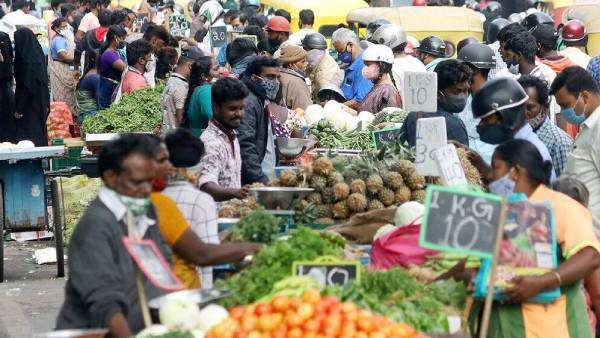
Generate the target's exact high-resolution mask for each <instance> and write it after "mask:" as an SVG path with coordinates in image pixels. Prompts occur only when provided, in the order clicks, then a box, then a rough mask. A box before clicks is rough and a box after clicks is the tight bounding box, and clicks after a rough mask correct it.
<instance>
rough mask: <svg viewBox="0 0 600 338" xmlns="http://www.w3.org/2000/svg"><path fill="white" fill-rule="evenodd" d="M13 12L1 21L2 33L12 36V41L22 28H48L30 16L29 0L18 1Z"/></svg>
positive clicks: (0, 28)
mask: <svg viewBox="0 0 600 338" xmlns="http://www.w3.org/2000/svg"><path fill="white" fill-rule="evenodd" d="M12 9H13V11H12V12H10V13H8V14H6V15H5V16H4V17H3V18H2V20H0V31H2V32H5V33H7V34H8V35H10V38H11V40H12V38H13V34H14V32H15V31H16V30H17V28H19V27H20V26H27V27H46V23H44V21H42V20H39V19H38V18H36V17H35V16H33V15H31V14H29V2H28V1H27V0H16V1H15V2H13V5H12Z"/></svg>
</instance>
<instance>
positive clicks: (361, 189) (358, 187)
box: [350, 179, 367, 194]
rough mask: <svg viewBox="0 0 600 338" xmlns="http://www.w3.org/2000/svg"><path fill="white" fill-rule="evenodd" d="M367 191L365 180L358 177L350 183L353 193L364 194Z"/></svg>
mask: <svg viewBox="0 0 600 338" xmlns="http://www.w3.org/2000/svg"><path fill="white" fill-rule="evenodd" d="M366 191H367V185H366V184H365V181H363V180H361V179H356V180H354V181H352V182H351V183H350V192H351V193H353V194H364V193H365V192H366Z"/></svg>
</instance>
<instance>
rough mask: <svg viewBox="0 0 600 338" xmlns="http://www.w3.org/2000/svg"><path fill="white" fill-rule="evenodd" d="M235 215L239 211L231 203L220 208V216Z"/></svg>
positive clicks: (228, 216) (229, 216)
mask: <svg viewBox="0 0 600 338" xmlns="http://www.w3.org/2000/svg"><path fill="white" fill-rule="evenodd" d="M235 216H237V211H236V209H235V207H233V206H231V205H227V204H226V205H224V206H222V207H221V209H219V217H222V218H234V217H235Z"/></svg>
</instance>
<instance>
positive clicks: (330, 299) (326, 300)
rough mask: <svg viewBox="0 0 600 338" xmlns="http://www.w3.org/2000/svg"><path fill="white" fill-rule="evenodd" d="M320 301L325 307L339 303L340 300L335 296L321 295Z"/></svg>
mask: <svg viewBox="0 0 600 338" xmlns="http://www.w3.org/2000/svg"><path fill="white" fill-rule="evenodd" d="M321 303H322V304H325V306H326V307H330V306H333V305H338V304H340V300H339V299H338V298H337V297H335V296H326V297H323V300H321Z"/></svg>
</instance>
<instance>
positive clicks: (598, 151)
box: [565, 107, 600, 231]
mask: <svg viewBox="0 0 600 338" xmlns="http://www.w3.org/2000/svg"><path fill="white" fill-rule="evenodd" d="M598 142H600V107H598V108H596V110H594V112H593V113H592V114H591V115H590V116H589V117H588V118H587V119H586V120H585V121H584V122H583V123H582V124H581V125H580V130H579V134H578V135H577V138H576V139H575V142H573V150H572V151H571V153H570V154H569V156H568V157H567V168H566V170H565V174H566V175H568V176H572V177H574V178H577V179H578V180H580V181H581V182H582V183H583V184H584V185H585V186H586V188H587V189H588V190H589V192H590V201H589V203H588V209H589V210H590V212H591V213H592V217H593V219H594V227H595V228H596V231H598V230H600V147H598Z"/></svg>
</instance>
